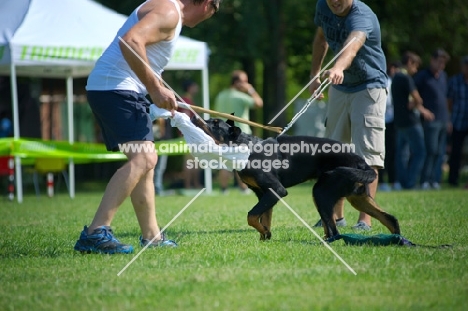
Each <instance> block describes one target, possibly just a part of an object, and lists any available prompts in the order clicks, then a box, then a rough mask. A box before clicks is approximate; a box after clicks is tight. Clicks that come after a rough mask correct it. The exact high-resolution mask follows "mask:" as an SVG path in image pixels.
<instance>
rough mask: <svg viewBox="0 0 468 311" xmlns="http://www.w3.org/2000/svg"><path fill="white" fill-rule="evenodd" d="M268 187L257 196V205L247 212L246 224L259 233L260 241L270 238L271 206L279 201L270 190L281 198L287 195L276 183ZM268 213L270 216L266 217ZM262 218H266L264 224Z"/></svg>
mask: <svg viewBox="0 0 468 311" xmlns="http://www.w3.org/2000/svg"><path fill="white" fill-rule="evenodd" d="M269 186H270V187H267V188H266V190H265V191H264V192H263V194H262V195H261V196H259V201H258V203H257V204H255V206H254V207H253V208H252V209H251V210H250V211H249V213H248V215H247V223H248V224H249V226H252V227H254V228H255V229H256V230H257V231H258V232H259V233H260V240H267V239H270V238H271V232H270V226H271V213H272V209H273V206H274V205H275V204H276V203H277V202H278V200H279V199H278V197H277V196H276V195H275V194H274V193H273V192H272V191H271V190H270V189H272V190H273V191H274V192H275V193H276V194H278V195H279V196H280V197H282V198H283V197H285V196H286V195H287V194H288V192H287V191H286V189H285V188H284V187H283V186H282V185H281V184H280V183H279V182H278V181H277V182H276V183H270V184H269ZM268 213H270V214H269V215H268ZM264 216H266V217H267V218H266V219H265V222H263V221H261V217H264ZM268 218H269V220H268ZM264 224H265V225H264Z"/></svg>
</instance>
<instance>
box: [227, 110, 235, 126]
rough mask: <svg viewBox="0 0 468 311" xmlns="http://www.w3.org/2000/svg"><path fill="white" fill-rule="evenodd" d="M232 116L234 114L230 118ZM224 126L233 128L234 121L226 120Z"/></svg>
mask: <svg viewBox="0 0 468 311" xmlns="http://www.w3.org/2000/svg"><path fill="white" fill-rule="evenodd" d="M233 115H234V112H233V113H231V116H233ZM226 124H227V125H229V126H234V121H232V120H226Z"/></svg>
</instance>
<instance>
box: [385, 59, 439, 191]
mask: <svg viewBox="0 0 468 311" xmlns="http://www.w3.org/2000/svg"><path fill="white" fill-rule="evenodd" d="M401 63H402V66H403V67H402V68H401V69H400V71H399V72H397V73H396V74H395V76H394V77H393V80H392V87H391V93H392V98H393V107H394V122H395V129H396V138H397V145H396V153H395V166H396V178H397V183H396V185H395V187H396V188H401V187H403V188H405V189H412V188H414V187H415V186H416V183H417V181H418V179H419V176H420V174H421V170H422V167H423V165H424V159H425V155H426V150H425V146H424V130H423V128H422V125H421V120H420V115H421V116H422V117H423V118H424V119H426V120H433V119H434V115H433V114H432V112H430V111H429V110H427V109H426V108H424V106H423V101H422V99H421V96H420V95H419V93H418V90H417V88H416V85H415V84H414V81H413V78H412V75H413V74H415V73H416V72H417V70H418V67H419V65H420V64H421V58H420V57H419V56H418V55H416V54H415V53H412V52H406V53H404V54H403V56H402V59H401ZM400 185H401V186H400Z"/></svg>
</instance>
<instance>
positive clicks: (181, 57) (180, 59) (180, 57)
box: [172, 49, 199, 64]
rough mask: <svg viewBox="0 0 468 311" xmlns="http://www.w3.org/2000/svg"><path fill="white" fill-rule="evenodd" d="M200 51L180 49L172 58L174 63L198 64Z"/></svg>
mask: <svg viewBox="0 0 468 311" xmlns="http://www.w3.org/2000/svg"><path fill="white" fill-rule="evenodd" d="M198 54H199V51H198V50H196V49H178V50H176V51H175V52H174V55H173V56H172V61H174V62H176V63H189V64H190V63H196V62H197V59H198Z"/></svg>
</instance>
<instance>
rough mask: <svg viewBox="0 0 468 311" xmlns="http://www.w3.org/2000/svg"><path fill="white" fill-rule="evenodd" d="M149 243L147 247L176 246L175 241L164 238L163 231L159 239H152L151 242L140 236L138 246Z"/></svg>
mask: <svg viewBox="0 0 468 311" xmlns="http://www.w3.org/2000/svg"><path fill="white" fill-rule="evenodd" d="M149 243H151V244H150V245H149V246H148V248H153V247H177V243H176V242H175V241H172V240H168V239H166V235H165V234H164V233H161V239H160V240H154V241H153V242H151V240H148V239H143V237H142V236H140V246H141V247H145V246H146V245H148V244H149Z"/></svg>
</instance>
